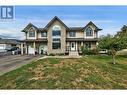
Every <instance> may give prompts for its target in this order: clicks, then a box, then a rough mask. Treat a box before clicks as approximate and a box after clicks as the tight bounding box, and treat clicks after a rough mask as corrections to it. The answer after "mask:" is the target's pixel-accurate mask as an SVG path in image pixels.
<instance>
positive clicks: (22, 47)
mask: <svg viewBox="0 0 127 95" xmlns="http://www.w3.org/2000/svg"><path fill="white" fill-rule="evenodd" d="M21 54H23V42H21Z"/></svg>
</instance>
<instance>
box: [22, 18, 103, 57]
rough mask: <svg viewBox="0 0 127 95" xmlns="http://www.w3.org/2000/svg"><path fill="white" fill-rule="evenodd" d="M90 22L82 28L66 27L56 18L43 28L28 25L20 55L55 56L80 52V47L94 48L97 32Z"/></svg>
mask: <svg viewBox="0 0 127 95" xmlns="http://www.w3.org/2000/svg"><path fill="white" fill-rule="evenodd" d="M100 30H101V29H99V28H98V27H97V26H96V25H95V24H94V23H92V22H91V21H90V22H89V23H88V24H87V25H86V26H84V27H68V26H66V25H65V24H64V23H63V22H62V21H61V20H60V19H59V18H58V17H56V16H55V17H54V18H53V19H52V20H51V21H50V22H49V23H48V24H47V25H46V26H45V27H44V28H37V27H36V26H34V25H33V24H31V23H29V24H28V25H27V26H26V27H25V28H24V29H23V30H22V32H24V33H25V40H23V41H22V45H21V47H22V49H21V50H22V54H24V53H25V54H35V53H37V54H42V53H44V52H47V54H48V55H49V54H57V53H64V54H65V53H68V52H69V51H77V52H80V51H81V46H85V47H87V48H90V49H94V48H96V45H97V41H98V31H100Z"/></svg>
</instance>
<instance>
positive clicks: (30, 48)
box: [21, 41, 47, 54]
mask: <svg viewBox="0 0 127 95" xmlns="http://www.w3.org/2000/svg"><path fill="white" fill-rule="evenodd" d="M21 54H47V42H46V41H25V42H22V43H21Z"/></svg>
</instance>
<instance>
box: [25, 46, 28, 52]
mask: <svg viewBox="0 0 127 95" xmlns="http://www.w3.org/2000/svg"><path fill="white" fill-rule="evenodd" d="M25 53H26V54H28V45H27V44H25Z"/></svg>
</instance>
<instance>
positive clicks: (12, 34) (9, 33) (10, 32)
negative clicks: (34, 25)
mask: <svg viewBox="0 0 127 95" xmlns="http://www.w3.org/2000/svg"><path fill="white" fill-rule="evenodd" d="M0 35H2V36H4V37H6V38H15V39H23V38H24V34H23V33H21V32H19V31H16V30H14V29H13V30H12V29H9V30H8V29H0Z"/></svg>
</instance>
